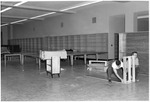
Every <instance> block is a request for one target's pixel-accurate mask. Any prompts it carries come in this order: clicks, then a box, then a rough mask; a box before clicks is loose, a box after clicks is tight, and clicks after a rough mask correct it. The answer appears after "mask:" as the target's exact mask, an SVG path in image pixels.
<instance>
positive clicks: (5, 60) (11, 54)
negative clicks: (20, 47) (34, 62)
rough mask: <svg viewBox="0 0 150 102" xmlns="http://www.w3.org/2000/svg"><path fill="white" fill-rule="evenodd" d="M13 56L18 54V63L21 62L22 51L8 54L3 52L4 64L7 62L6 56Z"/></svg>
mask: <svg viewBox="0 0 150 102" xmlns="http://www.w3.org/2000/svg"><path fill="white" fill-rule="evenodd" d="M13 56H19V58H20V63H21V64H23V60H22V53H9V54H5V55H4V63H5V66H6V62H7V57H13Z"/></svg>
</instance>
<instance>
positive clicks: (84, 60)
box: [84, 54, 86, 64]
mask: <svg viewBox="0 0 150 102" xmlns="http://www.w3.org/2000/svg"><path fill="white" fill-rule="evenodd" d="M84 64H86V54H84Z"/></svg>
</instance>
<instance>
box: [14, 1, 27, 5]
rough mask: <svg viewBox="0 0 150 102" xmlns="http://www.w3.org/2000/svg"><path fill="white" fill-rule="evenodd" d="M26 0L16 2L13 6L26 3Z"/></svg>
mask: <svg viewBox="0 0 150 102" xmlns="http://www.w3.org/2000/svg"><path fill="white" fill-rule="evenodd" d="M26 2H27V1H21V2H20V3H17V4H15V5H14V6H19V5H22V4H24V3H26Z"/></svg>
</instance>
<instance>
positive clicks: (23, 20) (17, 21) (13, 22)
mask: <svg viewBox="0 0 150 102" xmlns="http://www.w3.org/2000/svg"><path fill="white" fill-rule="evenodd" d="M26 20H28V19H23V20H19V21H15V22H11V23H10V24H15V23H19V22H23V21H26Z"/></svg>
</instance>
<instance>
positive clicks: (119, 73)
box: [107, 67, 123, 80]
mask: <svg viewBox="0 0 150 102" xmlns="http://www.w3.org/2000/svg"><path fill="white" fill-rule="evenodd" d="M117 73H118V75H119V76H120V77H121V78H123V69H122V68H120V69H117ZM112 74H115V73H114V71H113V68H112V67H108V69H107V79H108V80H111V75H112ZM115 76H116V75H115ZM116 77H117V76H116Z"/></svg>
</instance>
